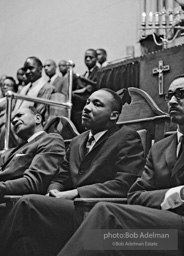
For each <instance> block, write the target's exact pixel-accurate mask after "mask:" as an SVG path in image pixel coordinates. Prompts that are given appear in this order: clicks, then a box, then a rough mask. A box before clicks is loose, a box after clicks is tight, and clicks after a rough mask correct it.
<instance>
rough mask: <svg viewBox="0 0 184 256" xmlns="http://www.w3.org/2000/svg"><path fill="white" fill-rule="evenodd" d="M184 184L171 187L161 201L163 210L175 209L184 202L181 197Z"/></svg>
mask: <svg viewBox="0 0 184 256" xmlns="http://www.w3.org/2000/svg"><path fill="white" fill-rule="evenodd" d="M183 187H184V186H178V187H174V188H170V189H169V190H168V191H167V192H166V194H165V197H164V200H163V202H162V203H161V209H162V210H168V209H174V208H176V207H178V206H180V205H182V204H183V202H184V200H182V199H181V197H180V191H181V189H182V188H183Z"/></svg>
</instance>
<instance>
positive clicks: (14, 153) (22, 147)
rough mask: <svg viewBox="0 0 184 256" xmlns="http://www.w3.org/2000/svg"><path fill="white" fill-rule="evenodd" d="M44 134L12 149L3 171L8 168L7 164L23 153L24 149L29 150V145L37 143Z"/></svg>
mask: <svg viewBox="0 0 184 256" xmlns="http://www.w3.org/2000/svg"><path fill="white" fill-rule="evenodd" d="M43 134H45V132H43V133H41V134H40V135H38V136H37V137H36V138H34V139H33V140H31V141H30V142H27V141H26V142H23V143H21V144H20V145H19V146H18V147H16V148H14V149H12V150H11V151H10V152H9V154H8V157H7V158H5V162H4V164H3V165H2V167H1V168H2V169H4V167H5V166H7V164H8V163H9V162H10V161H11V160H12V159H13V157H14V156H15V155H16V154H18V153H21V152H22V151H23V149H24V148H27V147H28V146H29V145H31V144H32V143H34V142H35V141H37V140H38V139H39V138H40V137H42V136H43Z"/></svg>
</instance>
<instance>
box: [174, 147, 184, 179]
mask: <svg viewBox="0 0 184 256" xmlns="http://www.w3.org/2000/svg"><path fill="white" fill-rule="evenodd" d="M183 166H184V151H183V152H182V153H181V155H180V157H179V158H178V160H177V161H176V164H175V166H174V168H173V170H172V176H174V175H176V174H177V173H178V171H179V170H180V169H181V168H182V167H183Z"/></svg>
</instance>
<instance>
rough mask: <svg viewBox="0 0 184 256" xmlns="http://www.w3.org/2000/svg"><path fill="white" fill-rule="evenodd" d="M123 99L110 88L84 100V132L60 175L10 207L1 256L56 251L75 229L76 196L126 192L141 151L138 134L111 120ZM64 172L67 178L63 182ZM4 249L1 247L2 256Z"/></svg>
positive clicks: (138, 172)
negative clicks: (45, 190) (42, 189)
mask: <svg viewBox="0 0 184 256" xmlns="http://www.w3.org/2000/svg"><path fill="white" fill-rule="evenodd" d="M123 103H124V102H122V99H121V98H120V96H119V95H118V94H117V93H115V92H114V91H112V90H110V89H101V90H98V91H96V92H94V93H93V94H92V95H91V96H90V97H89V98H88V100H87V102H86V105H85V107H84V109H83V114H82V122H83V125H84V126H85V127H86V129H88V130H87V131H85V132H84V133H82V134H80V135H79V136H77V137H75V138H74V139H73V141H72V142H71V145H70V149H69V152H68V153H67V155H66V159H65V161H63V162H62V163H61V173H60V174H59V175H58V176H56V178H55V179H54V181H53V182H51V184H50V186H49V189H48V193H49V195H50V197H49V196H45V197H44V196H39V195H31V196H24V197H23V198H22V199H20V200H19V201H18V202H17V203H16V205H15V207H14V208H13V209H12V211H11V213H10V215H9V218H8V220H7V226H6V225H5V227H4V228H5V231H4V232H3V231H2V229H1V230H0V232H2V233H1V235H2V237H3V239H1V235H0V241H2V243H0V247H1V246H2V245H3V243H4V246H5V251H4V253H5V255H6V256H7V255H9V253H10V255H11V252H12V253H14V254H17V255H19V256H20V255H28V254H29V253H30V255H32V256H33V255H44V256H47V255H56V254H57V252H59V250H60V249H61V248H62V247H63V246H64V244H65V243H66V242H67V240H68V239H69V238H70V237H71V235H72V234H73V233H74V230H75V229H74V217H75V214H74V213H75V211H74V204H73V200H74V199H75V198H76V197H88V198H90V197H104V198H105V197H119V198H121V197H126V196H127V191H128V189H129V187H130V186H131V184H132V183H133V182H134V181H135V180H136V179H137V177H138V176H140V175H141V172H142V168H143V166H144V152H143V147H142V144H141V140H140V137H139V135H138V133H137V132H135V131H133V130H131V129H129V128H128V127H126V126H123V127H122V128H120V127H119V126H118V125H117V124H116V122H117V120H118V117H119V114H120V112H121V109H122V104H123ZM65 170H68V172H69V181H70V182H67V184H64V185H63V178H62V175H63V174H62V173H64V171H65ZM22 214H23V215H24V217H22V216H23V215H22ZM9 223H11V227H10V224H9ZM18 223H19V224H18ZM17 224H18V226H17ZM8 226H9V228H7V227H8ZM10 245H11V247H10ZM3 250H4V249H3V248H0V252H1V255H3ZM7 250H9V252H8V251H7Z"/></svg>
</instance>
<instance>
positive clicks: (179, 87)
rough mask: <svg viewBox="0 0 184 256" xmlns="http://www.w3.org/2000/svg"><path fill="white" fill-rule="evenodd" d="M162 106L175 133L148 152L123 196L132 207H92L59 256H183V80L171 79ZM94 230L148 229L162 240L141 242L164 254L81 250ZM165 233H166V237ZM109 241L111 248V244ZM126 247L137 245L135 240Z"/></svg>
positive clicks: (149, 248) (113, 249)
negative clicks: (173, 125)
mask: <svg viewBox="0 0 184 256" xmlns="http://www.w3.org/2000/svg"><path fill="white" fill-rule="evenodd" d="M166 101H167V103H168V110H169V115H170V118H171V121H172V122H174V123H176V124H177V125H178V130H177V132H175V133H174V134H173V135H171V136H169V137H166V138H164V139H163V140H161V141H159V142H157V143H155V144H154V145H153V147H152V148H151V150H150V152H149V154H148V157H147V161H146V165H145V168H144V171H143V173H142V176H141V178H138V179H137V181H136V182H135V183H134V184H133V186H132V187H131V189H130V191H129V194H128V201H129V203H130V204H133V205H118V204H110V203H100V204H97V205H96V206H95V207H94V208H93V209H92V211H91V212H90V214H89V216H88V217H87V218H86V220H85V222H84V223H83V224H82V225H81V227H80V228H79V230H78V231H77V232H76V234H75V235H74V236H73V238H72V239H71V240H70V242H69V243H68V244H67V246H66V247H65V248H64V249H63V250H62V251H61V253H60V254H59V255H58V256H79V255H83V256H90V255H91V256H95V255H105V256H106V255H121V256H134V255H138V256H147V255H151V256H158V255H159V256H163V255H165V256H169V255H171V256H183V255H184V243H183V241H184V144H183V143H184V141H183V136H184V75H180V76H178V77H176V78H175V79H174V80H173V82H172V83H171V84H170V86H169V90H168V93H167V94H166ZM94 229H98V230H99V229H108V230H111V231H112V232H113V230H116V229H120V232H121V233H123V232H125V231H124V230H122V229H126V230H128V232H129V233H130V234H131V233H132V232H134V231H135V232H137V230H138V229H139V230H141V231H143V232H144V229H147V230H149V232H148V234H149V233H150V235H151V234H152V233H153V232H154V233H155V234H158V236H157V237H159V235H160V236H161V237H162V238H160V239H156V238H155V239H154V237H153V236H152V238H151V237H150V238H151V239H149V240H148V239H146V238H145V240H142V241H141V242H143V243H144V242H146V241H149V242H152V244H153V243H154V242H156V243H158V244H162V245H164V243H165V245H164V249H163V250H159V249H160V248H161V246H160V245H158V246H152V247H151V246H150V247H148V246H147V250H141V249H140V248H138V247H137V250H136V253H135V250H133V251H131V250H129V248H130V247H129V248H127V250H120V249H121V248H119V249H118V250H117V251H116V250H115V249H116V248H115V247H114V248H113V247H110V248H111V250H108V251H107V250H104V251H103V249H104V248H101V251H99V250H95V251H94V250H84V244H85V243H84V238H86V241H89V238H90V236H89V237H87V235H88V234H89V233H90V230H94ZM159 229H161V231H160V230H159ZM168 229H170V230H171V231H170V233H169V230H168ZM147 230H146V231H145V233H146V232H147ZM174 230H175V231H176V233H174ZM167 233H168V234H169V237H170V239H167V238H166V239H164V234H167ZM162 234H163V236H162ZM172 234H173V238H171V237H172ZM161 240H162V242H161ZM108 241H109V243H110V242H111V241H112V240H110V239H109V240H108ZM129 241H130V242H138V241H139V242H140V240H139V239H131V240H129ZM174 241H176V244H174ZM121 242H122V243H123V242H124V243H125V242H126V239H121ZM76 244H77V248H76ZM98 244H100V239H99V243H98ZM175 246H176V247H175ZM86 249H87V248H86ZM134 249H136V247H134ZM144 249H145V248H144ZM148 250H149V251H148Z"/></svg>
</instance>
